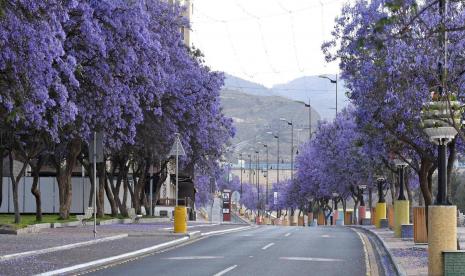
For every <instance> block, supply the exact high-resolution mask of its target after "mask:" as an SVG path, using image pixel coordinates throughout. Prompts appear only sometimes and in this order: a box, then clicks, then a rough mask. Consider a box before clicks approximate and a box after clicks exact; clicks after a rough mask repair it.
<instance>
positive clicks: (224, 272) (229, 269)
mask: <svg viewBox="0 0 465 276" xmlns="http://www.w3.org/2000/svg"><path fill="white" fill-rule="evenodd" d="M236 267H237V265H233V266H230V267H228V268H226V269H225V270H221V271H220V272H218V273H216V274H215V275H213V276H221V275H224V274H226V273H228V272H229V271H231V270H233V269H235V268H236Z"/></svg>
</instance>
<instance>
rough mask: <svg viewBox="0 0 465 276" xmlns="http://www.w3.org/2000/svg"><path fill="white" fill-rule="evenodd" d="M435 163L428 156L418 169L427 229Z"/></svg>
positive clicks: (421, 161) (422, 160)
mask: <svg viewBox="0 0 465 276" xmlns="http://www.w3.org/2000/svg"><path fill="white" fill-rule="evenodd" d="M433 173H434V169H433V163H432V162H431V161H428V160H427V159H426V158H422V159H421V160H420V170H419V171H418V180H419V182H420V190H421V194H422V195H423V200H424V203H425V216H426V218H425V220H426V230H427V231H428V206H430V205H431V203H432V201H433V197H432V194H431V184H432V178H433Z"/></svg>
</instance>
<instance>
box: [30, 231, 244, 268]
mask: <svg viewBox="0 0 465 276" xmlns="http://www.w3.org/2000/svg"><path fill="white" fill-rule="evenodd" d="M251 228H252V227H251V226H246V227H239V228H233V229H226V230H218V231H211V232H207V233H200V231H193V232H188V233H186V234H183V235H184V237H182V238H179V239H175V240H172V241H169V242H165V243H161V244H157V245H154V246H151V247H147V248H143V249H139V250H136V251H132V252H128V253H124V254H121V255H117V256H113V257H108V258H104V259H99V260H95V261H91V262H87V263H83V264H78V265H74V266H70V267H65V268H61V269H57V270H52V271H48V272H44V273H40V274H38V275H39V276H51V275H63V274H70V273H77V272H83V271H88V270H90V269H92V268H97V267H102V266H105V265H109V264H113V263H118V262H121V261H124V260H127V259H131V258H136V257H139V256H143V255H145V254H149V253H153V252H156V251H159V250H164V249H167V248H171V247H174V246H178V245H181V244H184V243H187V242H190V241H191V242H192V241H195V240H198V239H200V238H202V237H205V238H206V237H208V236H213V235H222V234H226V233H232V232H239V231H244V230H247V229H251ZM126 236H127V235H126Z"/></svg>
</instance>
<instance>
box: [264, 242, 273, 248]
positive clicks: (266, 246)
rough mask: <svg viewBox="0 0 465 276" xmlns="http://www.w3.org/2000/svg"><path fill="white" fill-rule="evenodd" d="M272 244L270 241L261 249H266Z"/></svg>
mask: <svg viewBox="0 0 465 276" xmlns="http://www.w3.org/2000/svg"><path fill="white" fill-rule="evenodd" d="M273 245H274V243H273V242H272V243H269V244H267V245H265V246H264V247H263V248H262V249H263V250H266V249H268V248H270V247H272V246H273Z"/></svg>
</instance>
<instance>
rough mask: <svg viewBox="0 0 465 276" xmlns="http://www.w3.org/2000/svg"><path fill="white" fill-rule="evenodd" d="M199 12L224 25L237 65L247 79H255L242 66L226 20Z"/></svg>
mask: <svg viewBox="0 0 465 276" xmlns="http://www.w3.org/2000/svg"><path fill="white" fill-rule="evenodd" d="M197 12H199V13H201V14H202V15H204V16H205V17H207V18H209V19H210V20H213V21H215V22H219V23H222V24H223V26H224V29H225V31H226V36H227V37H228V42H229V46H230V48H231V50H232V52H233V55H234V56H235V58H236V61H237V64H238V67H239V69H240V70H241V72H242V73H243V74H244V75H246V76H247V77H249V78H251V79H254V78H255V75H254V74H249V73H248V72H247V71H246V70H245V68H244V66H243V64H242V62H241V59H240V57H239V54H238V52H237V49H236V46H235V44H234V40H233V39H232V35H231V31H230V30H229V26H228V22H227V21H226V20H221V19H217V18H215V17H212V16H210V15H208V14H206V13H204V12H202V11H199V10H197Z"/></svg>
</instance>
